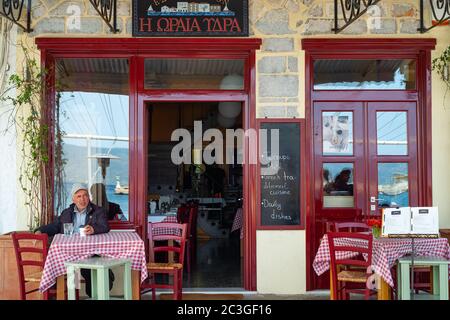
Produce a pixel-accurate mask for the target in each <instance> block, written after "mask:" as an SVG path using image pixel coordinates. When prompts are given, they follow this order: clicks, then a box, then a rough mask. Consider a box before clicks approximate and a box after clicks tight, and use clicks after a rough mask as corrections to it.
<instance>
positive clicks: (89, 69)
mask: <svg viewBox="0 0 450 320" xmlns="http://www.w3.org/2000/svg"><path fill="white" fill-rule="evenodd" d="M56 79H57V84H58V88H60V89H59V91H58V92H57V99H56V112H57V114H56V116H57V117H59V123H60V127H61V131H62V152H63V159H64V160H65V166H64V171H65V172H64V174H65V179H64V182H65V183H64V187H65V194H66V199H67V203H66V204H65V205H66V206H67V205H69V204H70V203H72V199H70V189H71V186H72V184H73V183H86V184H88V186H89V188H90V197H91V201H92V202H93V203H96V204H97V205H99V206H102V207H106V208H107V211H108V216H109V218H110V219H111V220H112V219H120V220H126V219H128V174H129V165H128V150H129V133H128V132H129V129H128V126H129V98H128V91H129V89H128V88H129V87H128V81H129V80H128V79H129V68H128V60H127V59H114V58H111V59H60V60H57V72H56ZM111 203H112V204H111ZM121 212H122V213H123V214H120V213H121Z"/></svg>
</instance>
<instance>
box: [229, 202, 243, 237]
mask: <svg viewBox="0 0 450 320" xmlns="http://www.w3.org/2000/svg"><path fill="white" fill-rule="evenodd" d="M243 215H244V214H243V210H242V208H239V209H237V211H236V215H235V216H234V220H233V226H232V227H231V232H233V231H235V230H239V229H241V236H240V238H241V239H243V238H244V228H242V226H243V220H244V219H243V218H244V217H243Z"/></svg>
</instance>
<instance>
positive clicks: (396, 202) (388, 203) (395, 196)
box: [378, 163, 409, 208]
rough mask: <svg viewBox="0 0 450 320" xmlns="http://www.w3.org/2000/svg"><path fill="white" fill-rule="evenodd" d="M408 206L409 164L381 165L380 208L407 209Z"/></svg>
mask: <svg viewBox="0 0 450 320" xmlns="http://www.w3.org/2000/svg"><path fill="white" fill-rule="evenodd" d="M408 205H409V183H408V164H407V163H379V164H378V207H381V208H389V207H407V206H408Z"/></svg>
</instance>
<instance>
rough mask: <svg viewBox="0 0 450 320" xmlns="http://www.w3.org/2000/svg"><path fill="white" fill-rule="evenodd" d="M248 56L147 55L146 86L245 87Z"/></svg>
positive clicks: (223, 88)
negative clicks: (180, 57)
mask: <svg viewBox="0 0 450 320" xmlns="http://www.w3.org/2000/svg"><path fill="white" fill-rule="evenodd" d="M243 74H244V60H233V59H153V58H152V59H145V89H205V90H244V78H243Z"/></svg>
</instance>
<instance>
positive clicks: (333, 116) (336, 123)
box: [322, 112, 353, 156]
mask: <svg viewBox="0 0 450 320" xmlns="http://www.w3.org/2000/svg"><path fill="white" fill-rule="evenodd" d="M322 140H323V144H322V146H323V155H324V156H330V155H342V156H344V155H353V113H352V112H322Z"/></svg>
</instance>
